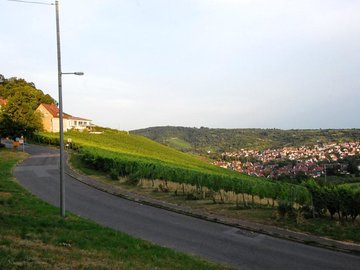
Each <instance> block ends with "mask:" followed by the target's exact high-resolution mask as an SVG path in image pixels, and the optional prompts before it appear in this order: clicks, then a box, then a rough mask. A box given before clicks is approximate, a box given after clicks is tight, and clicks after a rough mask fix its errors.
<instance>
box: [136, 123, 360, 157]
mask: <svg viewBox="0 0 360 270" xmlns="http://www.w3.org/2000/svg"><path fill="white" fill-rule="evenodd" d="M131 133H132V134H137V135H142V136H145V137H148V138H150V139H152V140H155V141H157V142H159V143H162V144H165V145H168V146H170V147H174V148H176V149H178V150H181V151H185V152H194V153H205V152H208V151H211V152H216V153H220V152H224V151H235V150H238V149H241V148H252V149H258V150H264V149H267V148H280V147H284V146H301V145H313V144H316V143H319V142H321V143H326V142H333V141H337V142H343V141H359V140H360V129H304V130H301V129H297V130H281V129H212V128H204V127H201V128H189V127H172V126H166V127H151V128H146V129H139V130H133V131H131Z"/></svg>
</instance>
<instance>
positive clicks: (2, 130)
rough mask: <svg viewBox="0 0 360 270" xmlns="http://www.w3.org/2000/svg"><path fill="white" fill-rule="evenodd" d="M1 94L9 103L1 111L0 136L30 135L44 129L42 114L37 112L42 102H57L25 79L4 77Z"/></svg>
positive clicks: (0, 88)
mask: <svg viewBox="0 0 360 270" xmlns="http://www.w3.org/2000/svg"><path fill="white" fill-rule="evenodd" d="M0 96H2V97H4V98H6V99H7V100H8V103H7V105H6V106H4V107H3V108H2V111H1V112H0V136H2V137H18V136H21V135H24V136H28V135H29V134H31V133H33V132H34V131H37V130H41V129H42V123H41V116H40V114H38V113H35V110H36V108H37V107H38V106H39V105H40V104H41V103H46V104H55V103H56V102H55V100H54V99H53V98H52V97H51V96H50V95H46V94H44V93H43V91H41V90H39V89H37V88H36V87H35V84H34V83H31V82H30V83H28V82H26V81H25V80H23V79H17V78H10V79H5V78H3V79H2V81H1V83H0Z"/></svg>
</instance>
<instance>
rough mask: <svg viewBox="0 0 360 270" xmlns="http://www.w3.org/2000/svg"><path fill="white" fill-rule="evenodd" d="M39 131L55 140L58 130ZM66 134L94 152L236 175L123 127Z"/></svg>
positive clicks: (205, 171) (73, 140)
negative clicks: (128, 131) (97, 132)
mask: <svg viewBox="0 0 360 270" xmlns="http://www.w3.org/2000/svg"><path fill="white" fill-rule="evenodd" d="M40 135H41V136H45V137H46V138H52V139H53V140H58V134H57V133H40ZM65 138H66V139H69V138H71V140H72V142H73V144H74V145H75V146H76V145H81V146H82V147H86V148H91V149H96V151H97V152H100V151H106V155H111V156H114V157H116V156H119V155H121V156H123V157H127V158H128V159H134V160H135V159H136V160H141V161H147V162H156V163H161V164H163V165H166V164H168V165H171V166H177V167H181V168H185V169H191V170H195V171H201V172H204V173H216V174H222V175H231V176H234V175H239V174H238V173H236V172H233V171H230V170H226V169H222V168H219V167H216V166H214V165H211V164H209V163H210V162H205V161H204V160H201V159H200V158H199V157H198V156H194V155H191V154H186V153H182V152H180V151H178V150H176V149H173V148H170V147H167V146H164V145H162V144H159V143H157V142H155V141H152V140H150V139H148V138H145V137H143V136H138V135H134V134H128V133H127V132H124V131H117V130H110V129H103V133H102V134H90V133H87V132H76V131H75V132H66V133H65ZM244 177H245V176H244Z"/></svg>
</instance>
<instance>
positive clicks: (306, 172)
mask: <svg viewBox="0 0 360 270" xmlns="http://www.w3.org/2000/svg"><path fill="white" fill-rule="evenodd" d="M359 154H360V142H346V143H330V144H317V145H313V146H302V147H283V148H280V149H267V150H265V151H258V150H252V149H240V151H236V152H224V153H222V154H221V160H218V161H215V162H214V164H215V165H217V166H220V167H223V168H227V169H232V170H235V171H238V172H242V173H246V174H248V175H253V176H259V177H268V178H281V177H297V176H305V177H309V176H310V177H314V178H316V177H319V176H322V175H325V173H327V174H337V175H346V174H351V173H354V171H353V170H352V168H350V164H349V162H348V161H349V159H351V157H355V156H357V155H359ZM356 169H357V171H358V169H359V168H356ZM334 170H336V172H334ZM326 171H327V172H326Z"/></svg>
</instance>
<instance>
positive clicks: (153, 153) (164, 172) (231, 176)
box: [34, 130, 310, 204]
mask: <svg viewBox="0 0 360 270" xmlns="http://www.w3.org/2000/svg"><path fill="white" fill-rule="evenodd" d="M65 138H66V140H68V139H70V138H71V141H72V148H73V149H76V150H77V154H78V156H79V157H80V159H81V160H82V161H83V162H84V163H85V164H86V165H87V166H88V167H89V168H92V169H96V170H101V171H104V172H107V173H109V174H110V175H111V177H112V178H114V179H117V178H118V177H119V176H120V177H127V178H129V180H130V181H135V182H136V181H138V180H139V179H160V180H164V181H172V182H174V183H178V184H182V185H185V184H186V185H191V186H193V187H194V188H196V189H198V190H201V191H203V188H206V189H207V190H208V191H209V193H221V192H233V193H235V194H243V195H244V194H247V195H249V194H250V195H252V196H258V197H259V198H272V199H273V200H282V201H288V202H290V203H294V202H296V203H299V204H306V203H309V202H310V195H309V192H308V191H307V189H306V188H305V187H302V186H297V185H291V184H286V183H279V182H272V181H270V180H267V179H265V178H257V177H252V176H248V175H244V174H240V173H237V172H234V171H231V170H226V169H223V168H219V167H216V166H214V165H211V164H209V163H207V162H205V161H203V160H201V159H200V158H199V157H197V156H193V155H189V154H186V153H182V152H180V151H177V150H175V149H172V148H169V147H167V146H164V145H161V144H159V143H156V142H154V141H151V140H149V139H147V138H145V137H141V136H137V135H130V134H128V133H127V132H119V131H114V130H105V131H104V132H103V133H102V134H91V133H87V132H83V133H80V132H68V133H66V134H65ZM34 140H35V141H37V142H41V143H50V144H59V140H58V136H57V134H47V133H41V134H38V135H36V136H35V137H34ZM165 184H166V183H165Z"/></svg>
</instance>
